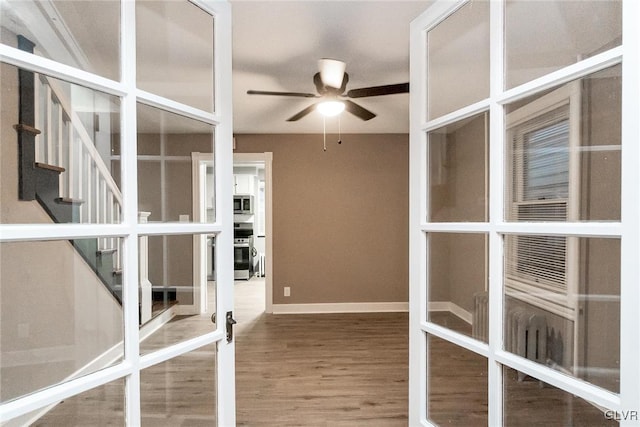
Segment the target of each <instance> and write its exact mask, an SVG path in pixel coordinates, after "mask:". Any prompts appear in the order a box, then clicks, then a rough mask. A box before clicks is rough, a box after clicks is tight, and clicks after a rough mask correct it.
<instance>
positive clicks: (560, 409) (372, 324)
mask: <svg viewBox="0 0 640 427" xmlns="http://www.w3.org/2000/svg"><path fill="white" fill-rule="evenodd" d="M235 291H236V307H235V317H236V320H238V325H237V327H236V353H237V354H236V399H237V408H236V409H237V425H239V426H265V427H270V426H274V427H275V426H278V427H281V426H282V427H286V426H300V427H307V426H309V427H315V426H318V427H320V426H322V427H325V426H326V427H333V426H336V427H360V426H365V427H367V426H371V427H378V426H379V427H387V426H389V427H393V426H407V424H408V421H407V400H408V392H407V388H408V384H407V381H408V364H407V362H408V316H407V314H406V313H377V314H324V315H279V316H278V315H266V314H264V312H263V310H264V282H263V281H261V280H252V281H249V282H237V283H236V285H235ZM443 316H448V315H447V314H444V315H443ZM436 320H437V323H440V324H448V325H449V327H454V326H453V325H457V327H465V324H463V323H460V322H455V320H456V319H455V318H451V319H447V318H442V319H434V321H436ZM202 328H206V329H210V328H211V324H210V323H208V318H207V316H188V317H181V318H179V319H176V320H175V321H172V322H170V323H169V324H167V325H166V326H165V327H164V328H162V329H161V330H160V331H158V333H156V334H154V335H152V336H151V337H150V338H149V339H148V342H145V345H144V347H145V348H146V349H147V350H151V349H154V348H158V346H162V345H163V344H166V343H173V342H177V341H179V340H180V339H181V338H183V337H185V334H186V336H187V337H190V336H193V334H194V333H198V331H200V330H204V329H202ZM143 352H146V351H145V350H144V349H143ZM428 366H429V371H430V375H431V377H430V378H431V380H430V388H429V403H428V405H429V411H430V418H431V419H432V421H434V422H436V423H437V424H439V425H452V426H465V427H466V426H483V425H487V361H486V359H484V358H483V357H481V356H478V355H475V354H474V353H471V352H469V351H466V350H463V349H461V348H459V347H457V346H455V345H453V344H450V343H448V342H446V341H443V340H440V339H438V338H431V339H430V344H429V365H428ZM141 383H142V390H141V394H142V397H141V411H142V425H143V426H147V425H148V426H153V427H164V426H166V427H169V426H215V425H216V421H215V395H214V392H213V390H214V384H215V348H214V347H211V346H209V347H207V348H204V349H200V350H199V351H196V352H192V353H189V354H187V355H184V356H181V357H179V358H177V359H174V360H171V361H169V362H165V363H162V364H159V365H156V366H154V367H151V368H148V369H145V370H144V371H142V373H141ZM123 384H124V382H123V381H117V382H116V383H113V384H108V385H107V386H104V387H100V388H98V389H95V390H91V391H89V392H86V393H83V394H81V395H79V396H76V397H74V398H71V399H67V400H66V401H65V402H63V403H62V404H60V405H58V406H57V407H55V408H54V409H53V410H51V411H49V413H47V414H46V415H45V416H44V417H43V418H41V419H40V420H39V421H38V422H37V423H36V424H35V425H37V426H119V425H123V417H124V415H123V414H124V401H123V390H124V385H123ZM505 391H506V393H505V395H506V402H505V404H504V406H505V425H509V426H532V425H533V426H608V425H615V424H616V423H615V422H609V421H607V420H606V419H605V418H604V416H603V415H602V413H601V412H600V411H598V410H597V409H596V408H595V407H593V406H592V405H590V404H588V403H586V402H584V401H582V400H581V399H578V398H576V397H574V396H572V395H569V394H567V393H565V392H563V391H560V390H558V389H555V388H553V387H550V386H544V387H542V388H541V387H540V384H539V383H538V382H537V381H532V380H527V381H524V382H518V381H517V378H516V373H515V372H513V371H511V370H506V371H505ZM425 404H427V402H425Z"/></svg>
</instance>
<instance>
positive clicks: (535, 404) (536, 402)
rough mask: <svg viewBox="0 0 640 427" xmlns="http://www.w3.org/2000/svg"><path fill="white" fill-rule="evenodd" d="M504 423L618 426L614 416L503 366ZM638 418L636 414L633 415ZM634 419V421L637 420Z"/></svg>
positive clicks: (522, 426)
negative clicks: (522, 376)
mask: <svg viewBox="0 0 640 427" xmlns="http://www.w3.org/2000/svg"><path fill="white" fill-rule="evenodd" d="M502 372H503V381H504V382H503V387H504V406H503V410H504V420H503V424H504V425H505V426H508V427H530V426H540V427H543V426H544V427H546V426H581V427H582V426H584V427H596V426H597V427H609V426H617V425H618V422H617V421H616V420H615V418H616V414H615V413H614V412H613V411H609V410H606V409H601V408H600V407H598V406H596V405H595V404H594V403H591V402H589V401H587V400H584V399H581V398H579V397H577V396H575V395H573V394H571V393H567V392H566V391H564V390H561V389H559V388H555V387H553V386H550V385H548V384H544V383H542V382H541V381H538V380H536V379H535V378H532V377H528V376H527V377H525V378H521V375H520V373H519V372H518V371H516V370H514V369H511V368H509V367H506V366H504V367H503V368H502ZM636 416H637V413H636ZM636 419H637V418H636Z"/></svg>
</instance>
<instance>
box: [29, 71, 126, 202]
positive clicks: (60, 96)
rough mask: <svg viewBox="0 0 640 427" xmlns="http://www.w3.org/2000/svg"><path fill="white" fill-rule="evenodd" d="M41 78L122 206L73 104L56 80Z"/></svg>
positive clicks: (117, 189)
mask: <svg viewBox="0 0 640 427" xmlns="http://www.w3.org/2000/svg"><path fill="white" fill-rule="evenodd" d="M40 77H41V78H42V79H43V80H45V81H46V84H48V85H49V87H50V88H51V92H52V93H53V94H54V95H55V97H56V98H57V100H58V103H59V104H60V105H61V106H62V109H63V111H64V112H65V114H66V115H67V117H69V121H70V122H71V124H72V125H73V127H74V128H75V130H76V132H77V135H78V137H79V138H80V140H81V141H82V144H83V146H84V148H85V149H86V150H87V153H89V155H90V156H91V158H92V160H93V162H94V163H95V165H96V167H97V168H98V171H100V175H101V177H102V179H103V180H104V181H105V183H106V184H107V186H108V187H109V190H110V191H111V193H112V194H113V196H114V197H115V199H116V200H117V201H118V204H119V205H120V206H122V193H121V192H120V189H119V188H118V185H117V184H116V182H115V180H114V179H113V177H112V176H111V171H109V169H108V168H107V165H106V164H105V162H104V160H103V159H102V156H100V153H98V150H97V149H96V147H95V145H94V144H93V141H92V139H91V137H90V136H89V133H88V132H87V130H86V129H85V127H84V125H83V124H82V121H81V120H80V117H78V114H77V113H76V112H75V111H74V110H73V108H72V107H71V102H70V101H69V99H67V97H66V96H65V94H64V91H63V90H62V89H61V88H60V87H59V86H58V83H56V82H55V80H52V79H49V78H47V76H46V75H44V74H41V75H40Z"/></svg>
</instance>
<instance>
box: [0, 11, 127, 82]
mask: <svg viewBox="0 0 640 427" xmlns="http://www.w3.org/2000/svg"><path fill="white" fill-rule="evenodd" d="M0 24H1V29H2V31H1V32H0V34H1V36H0V41H1V42H2V43H3V44H6V45H9V46H12V47H18V36H23V37H24V38H25V39H26V40H23V41H22V43H23V46H21V47H20V49H25V50H26V49H28V50H29V51H31V52H34V53H35V54H36V55H38V56H43V57H45V58H49V59H53V60H54V61H58V62H62V63H63V64H66V65H70V66H72V67H76V68H80V69H82V70H85V71H89V72H92V73H96V74H99V75H101V76H103V77H107V78H110V79H113V80H118V79H119V78H120V2H119V1H117V0H115V1H112V0H106V1H105V0H97V1H96V0H92V1H86V0H49V1H44V0H37V1H24V0H3V1H1V2H0ZM26 46H28V47H26Z"/></svg>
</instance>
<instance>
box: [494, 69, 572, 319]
mask: <svg viewBox="0 0 640 427" xmlns="http://www.w3.org/2000/svg"><path fill="white" fill-rule="evenodd" d="M580 87H581V82H580V81H572V82H569V83H567V84H565V85H563V86H561V87H560V88H558V89H556V90H554V91H553V92H550V93H548V94H546V95H544V96H542V97H540V98H538V99H536V100H534V101H532V102H530V103H528V104H526V105H524V106H523V107H521V108H519V109H517V110H515V111H513V112H511V113H509V114H507V115H506V119H505V125H506V131H507V135H508V136H507V138H506V145H507V148H506V151H507V153H508V154H507V158H509V159H510V158H511V153H512V150H513V143H512V133H511V132H512V131H513V130H514V129H516V128H518V127H519V126H522V125H524V124H526V123H527V122H529V121H531V120H534V119H535V118H536V117H539V116H542V115H544V114H547V113H549V112H551V111H554V110H556V109H559V108H561V107H564V106H568V111H567V116H566V118H567V119H568V120H569V146H568V149H569V165H568V166H569V191H568V193H569V194H568V198H567V199H566V200H565V201H566V205H567V208H566V216H567V219H566V221H563V222H567V221H578V220H579V213H578V212H579V209H580V151H579V146H580V140H581V129H580V124H581V99H582V97H581V90H580ZM505 166H507V165H505ZM512 167H515V165H513V166H512ZM513 173H516V172H513ZM507 189H508V190H507V191H506V195H507V198H506V200H508V201H509V203H510V204H524V203H525V202H524V201H520V200H518V201H514V196H513V191H514V190H515V189H514V188H513V186H512V185H511V183H508V185H507ZM559 200H560V199H558V201H559ZM532 203H534V202H529V204H532ZM566 239H567V241H566V256H565V260H566V264H565V265H566V271H565V274H566V276H565V283H566V292H565V293H559V292H558V291H556V290H553V291H552V290H550V289H549V287H547V286H545V285H536V284H535V283H533V282H530V281H527V280H524V279H518V278H505V283H504V285H505V294H506V295H509V296H512V297H514V298H517V299H519V300H521V301H525V302H527V303H529V304H531V305H533V306H535V307H539V308H541V309H543V310H546V311H549V312H551V313H554V314H557V315H559V316H562V317H564V318H566V319H568V320H571V321H574V322H575V320H576V317H577V316H576V313H577V307H578V303H577V297H576V295H577V294H578V275H579V271H578V268H579V264H578V260H579V252H578V251H579V250H578V238H577V237H567V238H566ZM514 250H515V249H514ZM576 329H577V328H576Z"/></svg>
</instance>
